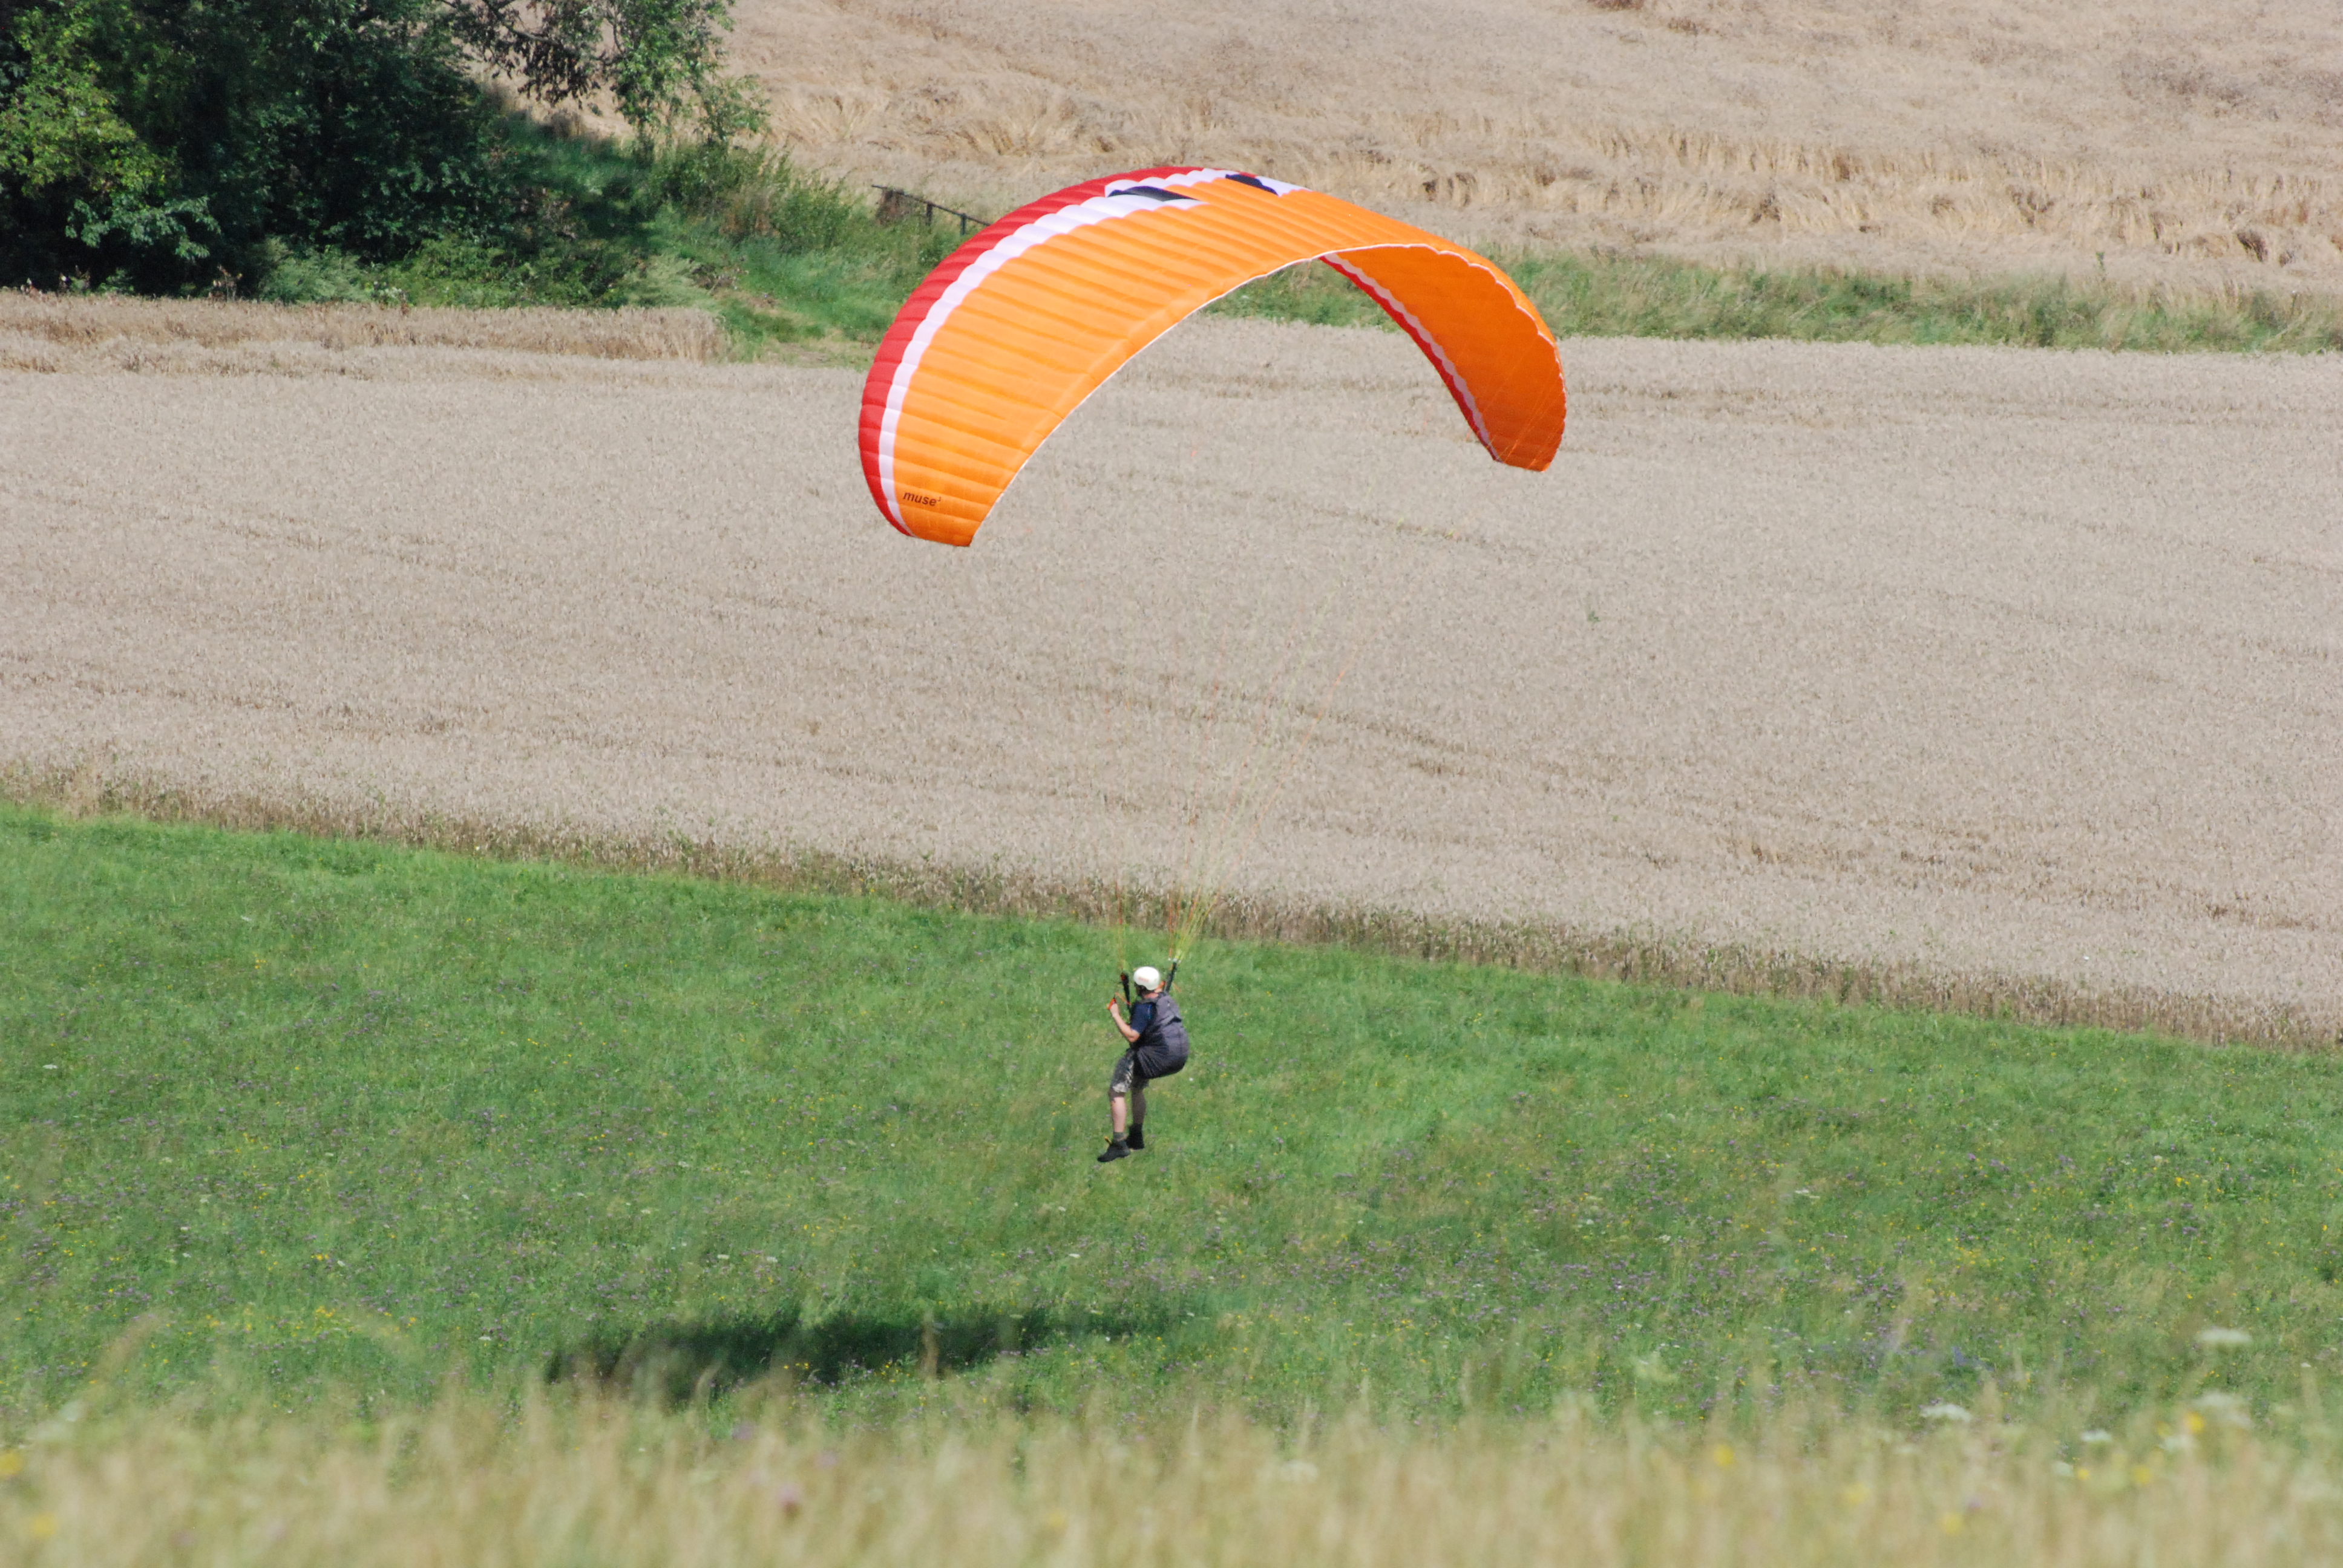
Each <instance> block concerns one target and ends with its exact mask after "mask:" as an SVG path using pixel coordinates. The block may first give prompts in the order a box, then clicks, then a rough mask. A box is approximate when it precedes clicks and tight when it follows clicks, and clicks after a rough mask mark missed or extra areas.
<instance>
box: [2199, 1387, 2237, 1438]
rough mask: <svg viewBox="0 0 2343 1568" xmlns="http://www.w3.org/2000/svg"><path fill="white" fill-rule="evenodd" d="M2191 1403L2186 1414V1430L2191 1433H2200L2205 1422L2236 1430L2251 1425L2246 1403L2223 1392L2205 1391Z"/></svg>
mask: <svg viewBox="0 0 2343 1568" xmlns="http://www.w3.org/2000/svg"><path fill="white" fill-rule="evenodd" d="M2188 1414H2189V1428H2188V1430H2189V1431H2191V1432H2198V1431H2202V1430H2203V1428H2204V1423H2205V1422H2217V1424H2219V1425H2222V1426H2234V1427H2238V1428H2244V1427H2248V1426H2251V1425H2252V1424H2253V1416H2252V1414H2251V1413H2250V1412H2248V1411H2247V1409H2246V1402H2245V1401H2244V1400H2241V1399H2239V1398H2238V1397H2237V1395H2236V1394H2233V1393H2230V1392H2227V1391H2225V1390H2222V1389H2217V1388H2216V1389H2207V1390H2206V1391H2205V1392H2203V1393H2200V1394H2198V1395H2197V1398H2196V1400H2195V1401H2194V1408H2193V1409H2191V1410H2190V1411H2189V1412H2188Z"/></svg>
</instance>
